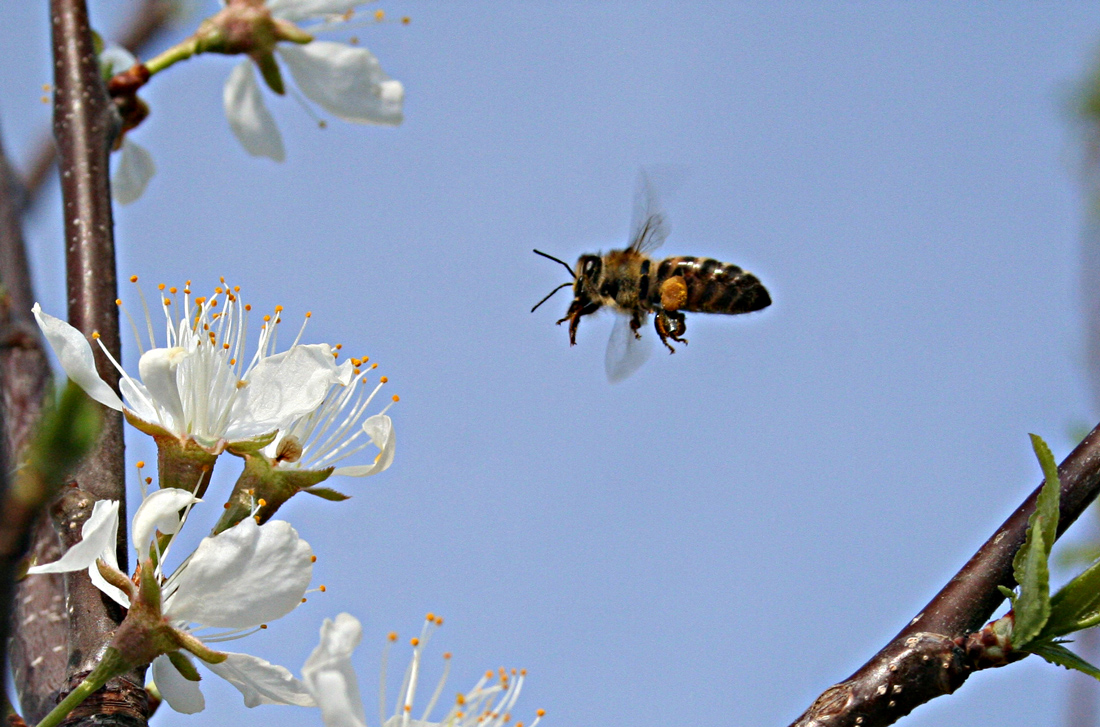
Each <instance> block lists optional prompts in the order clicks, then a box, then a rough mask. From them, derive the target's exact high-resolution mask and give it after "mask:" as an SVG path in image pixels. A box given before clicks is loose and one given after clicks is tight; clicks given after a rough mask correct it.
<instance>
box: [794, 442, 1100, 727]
mask: <svg viewBox="0 0 1100 727" xmlns="http://www.w3.org/2000/svg"><path fill="white" fill-rule="evenodd" d="M1058 474H1059V479H1060V480H1061V483H1062V499H1061V513H1060V517H1059V521H1058V535H1059V536H1061V534H1062V533H1064V532H1065V530H1066V528H1068V527H1069V526H1070V525H1072V524H1073V522H1074V521H1075V520H1076V519H1077V518H1078V517H1079V516H1080V515H1081V513H1082V512H1084V510H1085V508H1086V507H1088V505H1089V503H1091V502H1092V501H1093V500H1094V499H1095V498H1096V496H1097V494H1098V493H1100V425H1097V427H1096V428H1095V429H1093V430H1092V431H1091V432H1090V433H1089V435H1088V436H1087V437H1085V439H1084V440H1083V441H1082V442H1081V443H1080V444H1079V445H1077V448H1076V449H1074V450H1073V452H1071V453H1070V455H1069V456H1068V457H1066V459H1065V461H1064V462H1062V464H1061V466H1059V468H1058ZM1040 488H1041V485H1040ZM1038 494H1039V489H1036V490H1035V491H1034V492H1032V493H1031V495H1030V496H1029V497H1028V498H1027V499H1026V500H1024V502H1023V504H1022V505H1020V506H1019V507H1018V508H1017V509H1016V511H1015V512H1014V513H1012V515H1011V516H1010V517H1009V518H1008V519H1007V520H1005V522H1004V524H1003V525H1001V527H1000V528H998V529H997V532H995V533H994V534H993V537H991V538H990V539H989V540H987V541H986V543H985V544H984V545H983V546H982V547H981V548H980V549H979V550H978V552H977V553H975V554H974V556H973V557H971V558H970V560H969V561H968V562H967V563H966V565H964V566H963V567H962V570H960V571H959V572H958V573H956V574H955V577H954V578H952V579H951V580H950V581H949V582H948V583H947V585H946V586H944V587H943V589H942V590H941V591H940V592H939V593H938V594H936V597H935V598H933V599H932V600H931V601H930V602H929V603H928V605H927V606H925V607H924V609H923V610H922V611H921V612H920V613H919V614H917V615H916V617H915V618H913V619H912V620H911V621H910V622H909V623H908V624H907V625H906V626H905V628H903V629H902V630H901V632H900V633H898V635H897V636H895V637H894V638H893V639H892V640H891V641H890V643H888V644H887V645H886V646H885V647H884V648H883V649H882V651H880V652H879V653H878V654H876V655H875V656H874V657H872V658H871V660H870V661H868V662H867V663H866V664H864V665H863V666H862V667H860V669H859V671H857V672H856V673H855V674H853V675H852V676H850V677H848V679H846V680H845V681H843V682H841V683H840V684H837V685H835V686H832V687H830V688H829V689H827V690H825V692H824V693H822V694H821V696H820V697H818V698H817V700H815V701H814V703H813V704H812V705H811V706H810V708H809V709H807V710H806V712H805V713H803V714H802V716H801V717H799V718H798V719H797V720H795V721H794V722H793V723H792V726H791V727H824V726H825V725H828V726H829V727H841V726H847V725H852V726H854V725H859V726H860V727H880V726H881V725H889V724H893V723H894V722H896V721H897V720H898V719H900V718H901V717H903V716H905V715H907V714H909V712H911V711H912V710H913V709H914V708H916V707H918V706H920V705H921V704H924V703H925V702H927V701H929V700H931V699H934V698H935V697H938V696H941V695H943V694H950V693H951V692H953V691H955V690H956V689H958V688H959V687H960V686H961V685H962V683H963V682H964V681H966V679H967V677H969V676H970V673H971V672H972V671H973V670H974V667H975V665H974V664H972V663H970V662H969V661H968V659H967V656H966V654H965V652H964V651H963V649H962V648H960V644H959V643H957V641H956V640H960V641H961V639H960V637H964V636H966V635H967V634H969V633H971V632H973V631H976V630H978V629H980V628H981V627H982V626H983V625H985V623H986V622H987V621H988V620H989V618H990V617H991V616H992V615H993V612H994V611H995V610H996V609H997V607H998V606H999V605H1000V604H1001V603H1002V602H1003V601H1004V596H1002V595H1001V593H1000V591H999V590H998V589H997V586H999V585H1000V586H1005V587H1008V588H1012V587H1014V586H1015V585H1016V581H1015V579H1014V578H1013V577H1012V558H1013V556H1014V555H1015V554H1016V551H1017V550H1018V549H1019V547H1020V546H1021V545H1022V544H1023V542H1024V538H1025V536H1026V533H1027V519H1028V518H1029V517H1030V516H1031V513H1032V512H1034V510H1035V500H1036V498H1037V497H1038Z"/></svg>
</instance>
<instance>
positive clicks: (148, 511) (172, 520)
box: [130, 487, 202, 560]
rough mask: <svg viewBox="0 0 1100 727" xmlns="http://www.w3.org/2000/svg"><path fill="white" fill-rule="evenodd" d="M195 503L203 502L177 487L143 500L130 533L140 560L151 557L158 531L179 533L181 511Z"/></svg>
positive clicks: (155, 493)
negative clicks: (153, 542)
mask: <svg viewBox="0 0 1100 727" xmlns="http://www.w3.org/2000/svg"><path fill="white" fill-rule="evenodd" d="M195 502H202V500H200V499H199V498H197V497H195V496H194V495H193V494H191V493H190V492H188V491H187V490H181V489H179V488H176V487H166V488H164V489H163V490H157V491H156V492H154V493H152V494H151V495H149V496H148V497H146V498H145V499H144V500H142V501H141V505H139V506H138V509H137V512H135V513H134V519H133V528H132V532H131V533H130V542H131V543H133V545H134V549H135V550H137V552H138V559H140V560H144V559H145V558H147V557H149V543H150V541H152V539H153V533H155V532H156V531H158V530H159V531H161V532H162V533H169V534H171V533H175V532H177V531H179V527H180V510H182V509H183V508H185V507H187V506H188V505H190V504H192V503H195Z"/></svg>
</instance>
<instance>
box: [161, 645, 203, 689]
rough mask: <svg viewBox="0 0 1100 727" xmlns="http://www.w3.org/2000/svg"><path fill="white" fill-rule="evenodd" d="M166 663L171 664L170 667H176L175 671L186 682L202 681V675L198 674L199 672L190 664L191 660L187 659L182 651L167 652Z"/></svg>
mask: <svg viewBox="0 0 1100 727" xmlns="http://www.w3.org/2000/svg"><path fill="white" fill-rule="evenodd" d="M168 661H170V662H172V666H174V667H176V671H178V672H179V673H180V676H182V677H183V678H184V679H186V680H187V681H189V682H198V681H202V675H201V674H199V670H198V669H196V668H195V665H194V664H192V663H191V659H189V658H188V656H187V654H184V653H183V652H182V651H169V652H168Z"/></svg>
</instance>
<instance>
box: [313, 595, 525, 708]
mask: <svg viewBox="0 0 1100 727" xmlns="http://www.w3.org/2000/svg"><path fill="white" fill-rule="evenodd" d="M442 623H443V620H442V619H441V618H438V617H437V616H435V615H434V614H428V616H427V617H426V619H425V622H424V627H423V629H422V630H421V632H420V636H419V637H417V638H415V639H412V641H411V643H412V645H413V655H412V659H411V660H410V662H409V666H408V667H407V668H406V670H405V675H404V678H403V679H402V681H401V687H400V689H399V690H398V695H397V700H396V703H395V705H394V708H393V712H392V713H391V714H390V715H389V716H387V710H386V704H385V699H386V665H387V662H388V656H389V647H390V644H392V643H393V642H394V641H396V639H397V634H393V633H391V634H390V635H389V639H388V642H387V645H386V651H385V652H384V654H383V657H382V677H381V685H380V687H379V705H378V711H379V725H381V727H440V726H446V727H504V726H505V725H508V724H511V720H512V714H511V710H512V708H513V707H514V706H515V703H516V700H517V699H518V698H519V694H520V690H521V689H522V687H523V682H524V680H525V679H526V672H525V671H522V670H521V671H516V670H515V669H513V670H512V671H511V672H507V671H505V670H504V669H501V670H499V671H498V672H492V671H489V672H486V673H485V675H484V676H482V678H481V679H480V680H479V681H478V682H477V683H476V684H475V685H474V687H473V689H471V690H470V691H468V692H466V693H465V694H460V695H458V698H457V699H456V700H455V703H454V705H453V706H452V707H451V708H450V710H448V712H447V713H446V714H445V715H444V716H443V717H442V719H440V720H439V721H432V720H431V719H429V717H430V715H431V713H432V710H433V709H434V708H435V705H436V704H437V702H438V701H439V698H440V696H441V695H442V693H443V687H444V685H445V684H446V681H447V675H448V673H449V670H450V654H444V655H443V658H444V660H445V663H446V667H445V668H444V671H443V676H442V677H441V678H440V680H439V683H438V684H437V686H436V688H435V690H434V691H433V693H432V696H431V698H430V699H429V700H428V704H427V705H426V706H425V707H424V709H423V711H422V713H421V716H420V718H419V719H417V718H414V717H413V716H412V713H413V704H414V698H415V696H416V692H417V688H418V687H419V681H420V667H421V661H422V656H423V652H424V648H425V647H426V646H427V644H428V640H429V638H430V637H431V635H432V632H433V631H434V630H435V628H436V627H437V626H439V625H440V624H442ZM362 636H363V629H362V626H361V625H360V623H359V620H358V619H356V618H355V617H354V616H352V615H351V614H349V613H341V614H339V615H338V616H337V617H336V619H335V620H330V619H325V621H324V623H323V624H322V625H321V641H320V643H319V644H318V645H317V648H316V649H314V650H313V653H312V654H310V656H309V659H307V660H306V663H305V665H304V666H303V667H302V680H303V682H304V684H305V687H306V688H307V689H308V690H309V692H310V693H311V694H312V695H313V697H314V699H315V700H316V702H317V706H318V707H319V708H320V709H321V719H322V720H323V721H324V724H325V727H367V721H366V716H365V712H364V710H363V701H362V698H361V697H360V693H359V684H358V680H357V679H356V676H355V670H354V668H353V667H352V664H351V655H352V652H353V651H354V650H355V648H356V647H357V646H358V645H359V642H360V641H361V640H362ZM537 715H538V716H537V717H536V718H535V721H534V722H532V723H531V725H530V727H535V725H536V724H538V723H539V721H540V720H541V719H542V716H543V710H541V709H540V710H538V712H537ZM522 724H523V723H522V722H520V723H517V724H516V727H522Z"/></svg>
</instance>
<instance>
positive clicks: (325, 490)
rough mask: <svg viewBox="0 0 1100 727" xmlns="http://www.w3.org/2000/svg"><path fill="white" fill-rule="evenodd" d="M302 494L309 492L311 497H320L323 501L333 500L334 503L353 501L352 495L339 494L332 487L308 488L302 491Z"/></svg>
mask: <svg viewBox="0 0 1100 727" xmlns="http://www.w3.org/2000/svg"><path fill="white" fill-rule="evenodd" d="M302 492H308V493H309V494H311V495H317V497H320V498H321V499H322V500H332V501H333V502H342V501H344V500H350V499H351V495H345V494H344V493H342V492H337V491H336V490H334V489H332V488H331V487H306V488H304V489H302Z"/></svg>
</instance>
